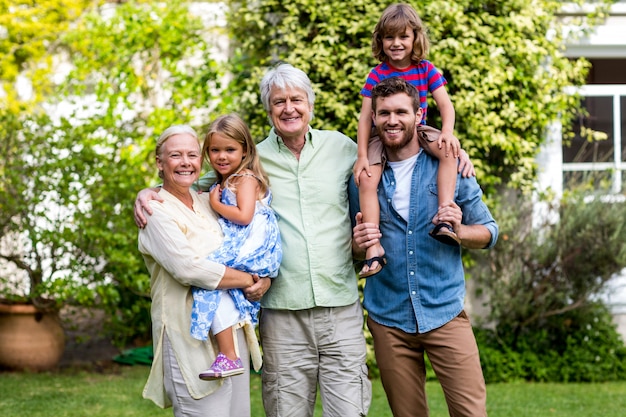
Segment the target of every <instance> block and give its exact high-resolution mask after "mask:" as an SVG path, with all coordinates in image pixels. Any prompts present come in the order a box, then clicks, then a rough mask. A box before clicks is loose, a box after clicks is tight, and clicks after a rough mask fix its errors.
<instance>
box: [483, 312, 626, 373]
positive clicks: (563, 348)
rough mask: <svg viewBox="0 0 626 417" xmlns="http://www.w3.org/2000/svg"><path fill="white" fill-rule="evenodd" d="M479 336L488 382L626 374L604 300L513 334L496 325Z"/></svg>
mask: <svg viewBox="0 0 626 417" xmlns="http://www.w3.org/2000/svg"><path fill="white" fill-rule="evenodd" d="M476 338H477V341H478V345H479V348H480V357H481V364H482V367H483V373H484V376H485V380H486V381H487V382H488V383H495V382H512V381H515V380H530V381H542V382H607V381H618V380H625V379H626V347H625V346H624V341H623V340H622V339H621V337H620V335H619V333H618V332H617V330H616V328H615V325H614V324H613V322H612V315H611V313H610V312H609V311H608V310H607V308H606V307H605V306H603V305H602V304H596V303H590V304H588V305H586V306H585V307H583V308H580V309H578V310H573V311H568V312H566V313H563V314H560V315H558V316H552V317H550V318H548V319H547V320H546V321H545V323H543V325H542V327H541V328H539V327H532V328H527V329H525V330H524V332H522V333H521V334H519V335H517V336H515V337H514V336H513V333H512V332H510V329H505V328H503V326H498V328H497V330H495V331H494V330H489V329H478V330H476ZM513 339H514V340H513Z"/></svg>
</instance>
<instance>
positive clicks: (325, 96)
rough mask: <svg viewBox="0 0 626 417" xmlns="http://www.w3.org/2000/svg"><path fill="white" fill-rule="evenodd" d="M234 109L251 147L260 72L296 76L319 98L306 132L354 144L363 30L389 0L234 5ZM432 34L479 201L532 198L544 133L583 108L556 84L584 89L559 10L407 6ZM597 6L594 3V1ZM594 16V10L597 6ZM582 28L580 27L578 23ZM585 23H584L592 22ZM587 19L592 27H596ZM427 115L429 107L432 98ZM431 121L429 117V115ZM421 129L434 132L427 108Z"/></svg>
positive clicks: (429, 1) (539, 4) (259, 129)
mask: <svg viewBox="0 0 626 417" xmlns="http://www.w3.org/2000/svg"><path fill="white" fill-rule="evenodd" d="M229 3H230V4H231V6H232V10H231V14H230V17H229V21H230V25H229V27H230V28H231V36H232V37H233V39H234V41H235V51H236V59H234V60H233V73H234V75H235V78H234V80H233V82H232V84H231V85H230V87H229V91H230V92H231V96H232V97H234V98H233V99H232V100H233V103H232V108H234V109H237V110H238V111H240V112H241V113H244V115H245V117H246V118H247V120H248V122H249V123H250V124H251V125H252V128H253V133H254V134H255V136H256V137H258V138H259V139H262V138H263V137H265V133H266V132H267V130H268V124H267V122H266V119H265V114H264V112H263V109H262V106H261V104H260V101H259V97H258V84H259V81H260V79H261V76H262V73H263V71H264V70H265V69H266V67H268V66H270V65H272V64H274V63H275V62H277V61H286V62H289V63H291V64H293V65H294V66H296V67H299V68H301V69H302V70H304V71H305V72H306V73H307V74H308V75H309V77H310V78H311V80H312V81H313V84H314V88H315V90H316V93H317V94H318V100H317V103H316V106H315V113H316V119H314V120H313V121H312V123H311V124H312V125H313V126H314V127H318V128H324V129H337V130H340V131H342V132H344V133H346V134H347V135H348V136H350V137H352V138H356V126H357V118H358V114H359V111H360V109H361V98H360V95H359V91H360V89H361V87H362V86H363V84H364V82H365V79H366V77H367V75H368V73H369V70H370V69H371V68H372V67H373V66H375V65H376V64H377V62H376V61H375V60H374V58H373V57H372V53H371V47H370V45H371V33H372V30H373V28H374V26H375V24H376V22H377V20H378V19H379V17H380V15H381V13H382V11H383V10H384V8H385V7H386V6H388V5H389V4H391V3H393V2H392V1H365V0H356V1H351V2H343V1H338V0H334V1H319V0H294V1H290V2H281V1H278V0H266V1H245V0H244V1H231V2H229ZM409 3H410V4H412V5H413V6H414V7H415V9H416V10H417V11H418V13H419V14H420V15H421V17H422V19H423V21H424V23H425V24H426V26H427V28H428V29H429V33H430V40H431V52H430V54H429V57H428V59H429V60H431V61H432V62H433V63H434V64H435V65H436V66H437V67H438V68H439V69H440V70H442V71H443V73H444V76H445V77H446V78H447V79H448V81H449V84H448V85H447V89H448V91H449V93H450V95H451V98H452V102H453V104H454V106H455V109H456V132H457V136H458V137H459V138H460V140H461V144H462V146H463V148H464V149H466V150H467V152H468V153H469V155H470V156H471V158H472V160H473V161H474V163H475V165H476V167H477V171H478V173H479V177H480V179H481V184H482V185H483V186H484V187H485V188H486V189H487V191H488V194H490V192H491V191H493V190H494V187H495V186H496V185H499V184H508V183H510V184H511V185H513V186H517V187H522V188H524V189H526V190H529V189H530V188H531V187H532V183H533V179H534V176H535V162H534V158H535V156H536V154H537V152H538V150H539V145H540V144H541V143H542V142H543V140H544V131H545V129H546V127H547V126H548V125H549V124H550V123H551V122H553V121H555V120H557V119H560V120H562V121H563V125H564V126H569V123H568V120H569V118H570V117H571V116H572V115H573V114H574V112H575V111H576V109H577V108H579V107H580V103H579V101H578V100H577V99H576V98H575V97H573V96H570V95H568V94H566V93H565V92H564V87H566V86H571V85H580V84H582V83H583V82H584V80H585V76H586V72H587V63H586V62H585V61H584V60H570V59H567V58H566V57H564V56H563V48H564V47H563V39H562V35H561V33H562V31H561V28H562V24H561V23H560V21H559V20H557V18H556V13H557V12H558V11H559V10H560V8H561V7H562V2H560V1H552V0H543V1H532V2H526V1H519V0H508V1H499V2H493V1H492V2H484V1H478V0H462V1H455V2H449V1H443V0H426V1H419V2H418V1H410V2H409ZM600 5H602V3H600ZM599 10H602V9H601V8H600V9H599ZM582 21H583V22H585V21H586V20H585V19H582ZM589 21H590V22H591V20H589ZM593 22H595V20H594V21H593ZM430 104H431V108H432V109H433V110H434V109H435V104H434V102H432V101H431V103H430ZM429 113H430V112H429ZM430 123H431V124H433V125H435V126H437V125H439V124H440V121H439V118H438V116H437V113H436V112H434V111H433V117H432V118H431V119H430Z"/></svg>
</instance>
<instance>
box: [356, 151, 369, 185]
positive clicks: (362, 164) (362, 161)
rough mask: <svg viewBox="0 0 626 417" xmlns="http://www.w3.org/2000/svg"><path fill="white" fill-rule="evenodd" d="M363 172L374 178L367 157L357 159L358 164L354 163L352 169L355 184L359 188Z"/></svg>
mask: <svg viewBox="0 0 626 417" xmlns="http://www.w3.org/2000/svg"><path fill="white" fill-rule="evenodd" d="M363 171H365V173H366V174H367V176H368V177H371V176H372V173H371V172H370V161H369V160H368V159H367V157H359V158H357V159H356V162H355V163H354V167H353V168H352V173H353V174H354V182H355V183H356V186H357V187H358V186H359V185H360V177H361V173H362V172H363Z"/></svg>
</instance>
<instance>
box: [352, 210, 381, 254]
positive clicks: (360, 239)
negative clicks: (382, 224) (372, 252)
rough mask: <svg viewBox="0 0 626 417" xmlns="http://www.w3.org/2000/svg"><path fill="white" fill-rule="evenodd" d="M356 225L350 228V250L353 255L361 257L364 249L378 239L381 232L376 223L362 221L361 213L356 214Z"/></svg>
mask: <svg viewBox="0 0 626 417" xmlns="http://www.w3.org/2000/svg"><path fill="white" fill-rule="evenodd" d="M355 219H356V226H354V228H353V229H352V251H353V253H354V255H355V257H359V258H363V257H364V256H365V251H366V250H367V248H369V247H370V246H372V245H375V244H376V243H378V242H379V241H380V238H381V237H382V233H380V229H379V227H378V225H377V224H374V223H363V214H362V213H361V212H358V213H357V214H356V217H355Z"/></svg>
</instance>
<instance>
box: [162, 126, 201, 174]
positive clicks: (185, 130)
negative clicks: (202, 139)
mask: <svg viewBox="0 0 626 417" xmlns="http://www.w3.org/2000/svg"><path fill="white" fill-rule="evenodd" d="M184 134H187V135H191V136H192V137H193V138H194V139H196V141H197V140H198V134H197V133H196V131H195V130H194V129H193V128H192V127H191V126H189V125H173V126H170V127H168V128H167V129H165V130H164V131H163V133H161V136H159V139H157V143H156V147H155V150H154V153H155V154H156V157H157V159H161V149H162V148H163V144H164V143H165V142H167V140H168V139H169V138H171V137H172V136H176V135H184ZM198 150H200V144H199V143H198ZM159 178H161V179H162V178H163V171H162V170H159Z"/></svg>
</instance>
